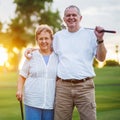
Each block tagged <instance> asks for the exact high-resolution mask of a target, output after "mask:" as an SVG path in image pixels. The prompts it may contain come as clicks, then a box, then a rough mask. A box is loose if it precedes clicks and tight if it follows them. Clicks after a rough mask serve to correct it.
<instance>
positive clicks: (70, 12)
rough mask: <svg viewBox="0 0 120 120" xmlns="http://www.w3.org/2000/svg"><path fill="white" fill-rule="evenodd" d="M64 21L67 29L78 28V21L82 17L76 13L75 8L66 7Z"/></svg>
mask: <svg viewBox="0 0 120 120" xmlns="http://www.w3.org/2000/svg"><path fill="white" fill-rule="evenodd" d="M63 19H64V21H65V23H66V25H67V27H68V29H70V28H71V29H72V28H76V29H77V28H78V27H79V23H80V21H81V19H82V16H81V15H80V14H79V13H78V11H77V9H76V8H68V9H66V10H65V14H64V18H63Z"/></svg>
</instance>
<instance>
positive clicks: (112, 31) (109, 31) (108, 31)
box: [85, 28, 116, 33]
mask: <svg viewBox="0 0 120 120" xmlns="http://www.w3.org/2000/svg"><path fill="white" fill-rule="evenodd" d="M85 29H89V30H95V29H93V28H85ZM100 32H107V33H116V31H114V30H104V29H103V30H101V31H100Z"/></svg>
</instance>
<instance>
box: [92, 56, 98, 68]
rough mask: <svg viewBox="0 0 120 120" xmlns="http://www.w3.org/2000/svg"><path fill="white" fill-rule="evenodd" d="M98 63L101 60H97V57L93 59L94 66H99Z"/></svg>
mask: <svg viewBox="0 0 120 120" xmlns="http://www.w3.org/2000/svg"><path fill="white" fill-rule="evenodd" d="M98 64H99V62H98V61H97V59H96V58H94V61H93V66H94V67H98Z"/></svg>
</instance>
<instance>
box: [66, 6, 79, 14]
mask: <svg viewBox="0 0 120 120" xmlns="http://www.w3.org/2000/svg"><path fill="white" fill-rule="evenodd" d="M70 8H75V9H76V10H77V12H78V14H79V15H81V12H80V9H79V8H78V7H77V6H75V5H70V6H68V7H67V8H66V9H65V11H64V15H65V12H66V10H67V9H70Z"/></svg>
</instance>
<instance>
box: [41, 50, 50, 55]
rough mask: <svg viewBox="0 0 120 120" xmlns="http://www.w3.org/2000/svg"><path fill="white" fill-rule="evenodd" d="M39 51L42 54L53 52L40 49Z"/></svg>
mask: <svg viewBox="0 0 120 120" xmlns="http://www.w3.org/2000/svg"><path fill="white" fill-rule="evenodd" d="M39 52H40V53H41V54H42V55H50V54H51V53H52V50H39Z"/></svg>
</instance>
